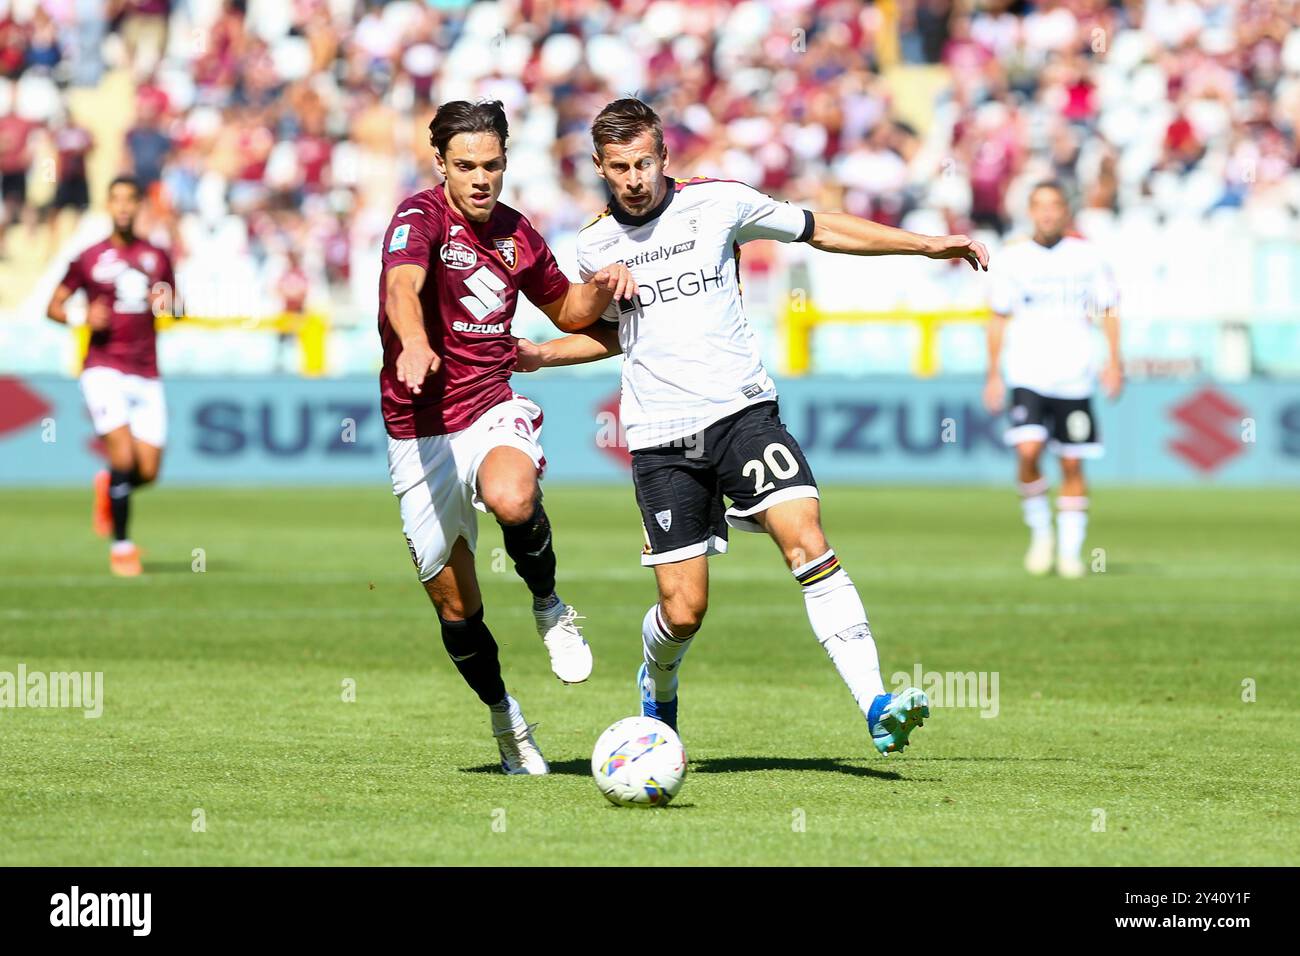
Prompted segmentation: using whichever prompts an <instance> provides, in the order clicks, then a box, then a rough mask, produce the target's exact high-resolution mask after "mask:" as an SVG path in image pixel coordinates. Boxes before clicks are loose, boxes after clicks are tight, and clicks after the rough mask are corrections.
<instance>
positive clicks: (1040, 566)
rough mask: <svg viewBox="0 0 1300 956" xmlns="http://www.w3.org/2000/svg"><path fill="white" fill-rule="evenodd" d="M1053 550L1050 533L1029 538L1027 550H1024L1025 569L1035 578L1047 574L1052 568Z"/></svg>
mask: <svg viewBox="0 0 1300 956" xmlns="http://www.w3.org/2000/svg"><path fill="white" fill-rule="evenodd" d="M1055 551H1056V548H1055V544H1054V542H1053V541H1052V536H1051V534H1050V533H1048V534H1036V535H1034V536H1033V537H1031V538H1030V539H1029V550H1028V551H1026V552H1025V570H1026V571H1028V572H1029V573H1030V574H1032V575H1033V576H1034V577H1036V578H1040V577H1042V576H1043V575H1044V574H1047V573H1048V572H1049V571H1051V570H1052V560H1053V558H1054V557H1055Z"/></svg>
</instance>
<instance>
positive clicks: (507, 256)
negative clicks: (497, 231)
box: [492, 236, 519, 269]
mask: <svg viewBox="0 0 1300 956" xmlns="http://www.w3.org/2000/svg"><path fill="white" fill-rule="evenodd" d="M492 244H493V245H494V246H496V247H497V255H499V256H500V257H501V261H502V262H504V263H505V264H506V268H507V269H513V268H514V267H515V264H516V263H518V262H519V250H518V249H517V248H516V247H515V237H514V236H506V237H505V238H504V239H493V240H492Z"/></svg>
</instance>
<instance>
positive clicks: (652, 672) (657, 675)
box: [641, 604, 695, 703]
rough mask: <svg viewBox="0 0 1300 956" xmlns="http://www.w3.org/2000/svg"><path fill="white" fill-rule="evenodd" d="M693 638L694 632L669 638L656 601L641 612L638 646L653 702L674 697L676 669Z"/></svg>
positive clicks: (670, 635) (669, 632)
mask: <svg viewBox="0 0 1300 956" xmlns="http://www.w3.org/2000/svg"><path fill="white" fill-rule="evenodd" d="M693 640H695V635H694V634H692V635H691V636H690V637H673V632H672V631H670V630H668V625H667V624H666V623H665V622H664V617H663V614H662V613H661V612H660V611H659V605H658V604H655V605H654V606H653V607H651V608H650V610H648V611H646V612H645V618H644V619H643V620H642V621H641V645H642V647H643V649H644V651H645V679H646V685H647V687H646V689H647V690H649V691H650V695H651V696H652V697H653V698H654V699H655V701H656V702H659V703H663V702H667V701H670V700H672V699H673V698H674V697H676V696H677V668H678V666H679V665H680V664H681V662H682V658H683V657H684V656H686V652H687V650H689V649H690V646H691V641H693Z"/></svg>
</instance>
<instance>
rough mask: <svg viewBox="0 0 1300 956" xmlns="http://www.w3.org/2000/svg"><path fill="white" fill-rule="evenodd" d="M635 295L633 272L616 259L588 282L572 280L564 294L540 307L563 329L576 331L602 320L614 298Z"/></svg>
mask: <svg viewBox="0 0 1300 956" xmlns="http://www.w3.org/2000/svg"><path fill="white" fill-rule="evenodd" d="M635 295H636V280H635V279H633V278H632V273H631V272H630V271H629V270H628V267H627V266H625V265H623V263H621V262H615V263H613V264H612V265H608V266H606V267H605V268H603V269H601V270H600V271H599V272H597V273H596V274H595V275H593V276H592V277H591V280H590V281H588V282H583V283H581V284H577V283H570V285H569V290H568V291H567V292H566V293H564V295H562V296H560V297H559V298H558V299H556V300H555V301H554V302H548V303H547V304H546V305H543V306H541V310H542V311H543V312H544V313H546V317H547V318H548V319H550V320H551V324H552V325H554V326H555V327H556V328H557V329H559V330H560V331H561V332H577V331H578V330H579V329H585V328H586V327H587V326H589V325H591V324H592V323H593V322H595V321H596V320H597V319H599V318H600V316H601V313H602V312H604V311H605V309H607V308H608V307H609V304H610V302H612V301H613V300H615V299H630V298H632V297H633V296H635ZM601 357H602V358H603V357H604V356H601ZM589 361H590V360H589Z"/></svg>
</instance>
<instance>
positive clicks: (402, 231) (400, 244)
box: [388, 222, 411, 252]
mask: <svg viewBox="0 0 1300 956" xmlns="http://www.w3.org/2000/svg"><path fill="white" fill-rule="evenodd" d="M410 235H411V226H410V224H409V223H405V222H404V223H402V224H401V225H400V226H398V227H397V228H396V229H394V230H393V235H392V238H391V239H389V240H388V251H389V252H398V251H400V250H402V249H405V248H406V240H407V238H408V237H409V236H410Z"/></svg>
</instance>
